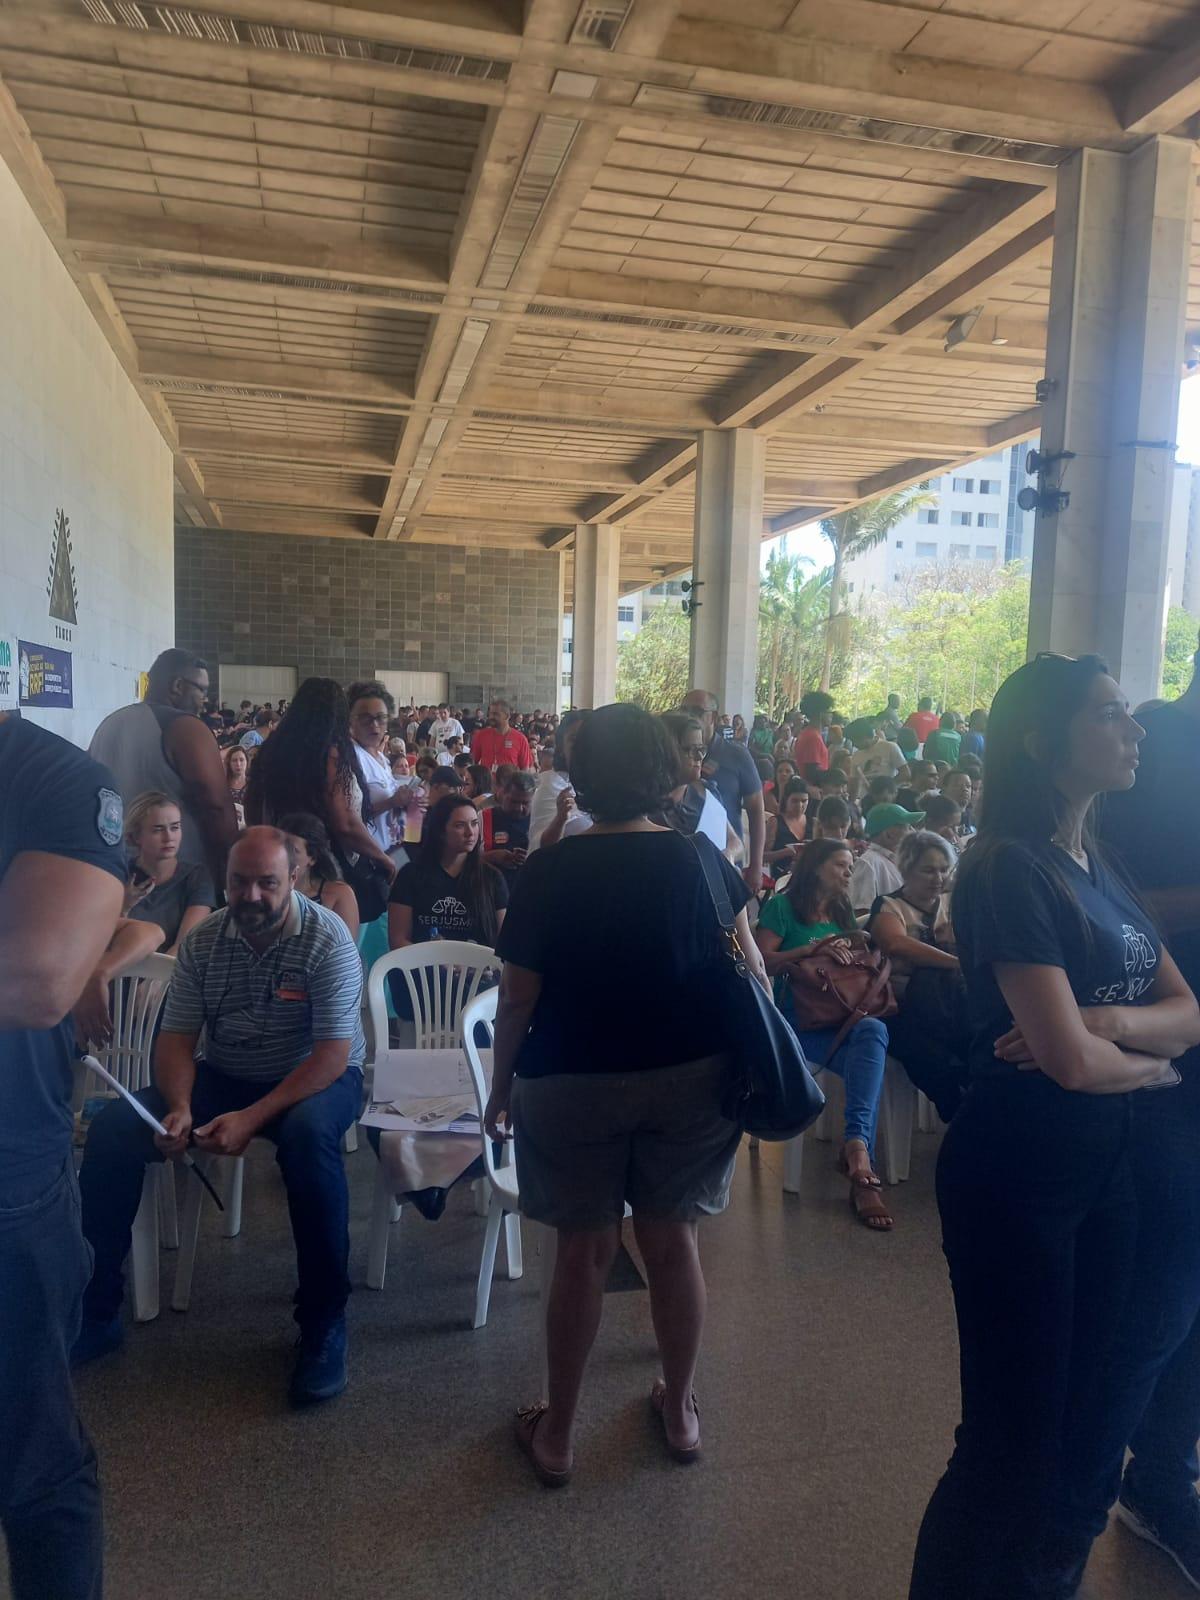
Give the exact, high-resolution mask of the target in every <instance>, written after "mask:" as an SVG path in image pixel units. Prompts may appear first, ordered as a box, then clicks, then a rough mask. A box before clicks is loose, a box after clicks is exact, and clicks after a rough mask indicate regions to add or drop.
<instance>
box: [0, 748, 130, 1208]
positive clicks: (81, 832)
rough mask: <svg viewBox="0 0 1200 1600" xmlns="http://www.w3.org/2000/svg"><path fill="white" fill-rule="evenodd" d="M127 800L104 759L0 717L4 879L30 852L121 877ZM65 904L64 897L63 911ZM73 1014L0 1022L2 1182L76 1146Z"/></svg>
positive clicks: (59, 1159)
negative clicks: (45, 1024)
mask: <svg viewBox="0 0 1200 1600" xmlns="http://www.w3.org/2000/svg"><path fill="white" fill-rule="evenodd" d="M123 826H124V808H123V806H122V804H121V796H120V794H119V792H118V790H117V786H116V783H115V782H114V780H113V776H112V774H111V773H110V772H109V770H108V768H107V767H102V766H101V765H100V764H99V762H96V761H93V760H92V759H91V757H90V756H85V755H84V753H83V751H82V750H77V749H76V748H75V746H74V745H73V744H68V743H67V741H66V740H65V739H60V738H59V737H58V735H57V734H53V733H47V732H46V730H45V729H44V728H39V727H36V726H35V725H34V724H33V723H31V722H23V721H16V720H13V719H12V718H9V719H7V720H5V721H3V722H0V881H2V880H3V878H4V876H5V874H6V873H7V872H8V870H9V868H10V866H11V865H12V863H13V862H14V861H15V860H16V858H17V857H18V856H20V855H24V854H25V853H26V852H32V851H37V852H42V853H45V854H47V855H54V856H65V857H67V859H68V860H71V861H84V862H86V863H87V864H88V865H89V866H94V867H99V868H101V869H102V870H103V871H105V872H110V873H112V875H113V877H115V878H118V879H120V881H121V882H122V883H123V882H124V881H125V853H124V850H123V849H122V845H121V835H122V832H123ZM69 910H70V908H69V907H63V913H64V915H67V914H69ZM72 1047H73V1024H72V1021H71V1018H70V1016H67V1017H66V1018H64V1020H63V1021H62V1022H60V1023H59V1024H58V1025H57V1027H53V1028H41V1029H37V1028H15V1029H0V1190H2V1189H4V1188H5V1187H9V1188H11V1189H12V1190H16V1189H19V1188H25V1187H30V1186H32V1185H33V1184H34V1183H36V1181H37V1179H38V1178H39V1176H40V1175H42V1174H43V1173H44V1175H45V1179H46V1183H47V1184H49V1183H50V1181H51V1180H52V1179H53V1177H54V1174H55V1173H56V1172H57V1170H58V1169H59V1168H60V1167H61V1166H62V1164H63V1162H64V1161H65V1160H66V1159H67V1158H68V1156H69V1155H70V1153H71V1060H72Z"/></svg>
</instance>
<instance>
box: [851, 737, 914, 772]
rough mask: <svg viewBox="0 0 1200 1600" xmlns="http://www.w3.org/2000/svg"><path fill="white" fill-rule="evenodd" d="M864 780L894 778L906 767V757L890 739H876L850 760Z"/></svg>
mask: <svg viewBox="0 0 1200 1600" xmlns="http://www.w3.org/2000/svg"><path fill="white" fill-rule="evenodd" d="M850 760H851V763H852V764H853V766H855V767H856V768H857V769H858V771H859V772H861V773H862V775H863V777H864V778H894V777H895V776H896V774H897V773H898V772H899V771H900V768H901V767H902V766H903V765H904V762H905V755H904V751H903V750H901V748H900V746H899V745H898V744H893V743H892V741H891V740H890V739H876V741H875V743H874V744H869V745H866V746H865V747H864V748H863V749H862V750H858V751H856V752H855V754H854V755H853V756H851V758H850Z"/></svg>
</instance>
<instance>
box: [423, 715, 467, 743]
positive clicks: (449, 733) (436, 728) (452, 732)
mask: <svg viewBox="0 0 1200 1600" xmlns="http://www.w3.org/2000/svg"><path fill="white" fill-rule="evenodd" d="M455 738H457V739H462V738H465V735H464V733H463V725H462V723H461V722H460V721H459V720H458V718H457V717H447V718H446V720H445V721H444V722H443V721H442V719H441V717H435V718H434V720H433V724H432V726H431V727H430V729H429V742H430V744H431V745H432V746H433V748H434V749H435V750H444V749H445V748H446V740H447V739H455Z"/></svg>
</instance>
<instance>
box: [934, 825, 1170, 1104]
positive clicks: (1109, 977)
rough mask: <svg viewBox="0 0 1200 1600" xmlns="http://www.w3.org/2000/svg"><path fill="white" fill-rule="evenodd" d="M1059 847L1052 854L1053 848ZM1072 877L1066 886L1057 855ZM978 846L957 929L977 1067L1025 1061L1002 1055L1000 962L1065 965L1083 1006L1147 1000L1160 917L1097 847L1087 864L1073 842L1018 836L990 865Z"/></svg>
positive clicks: (1007, 1022) (963, 871)
mask: <svg viewBox="0 0 1200 1600" xmlns="http://www.w3.org/2000/svg"><path fill="white" fill-rule="evenodd" d="M1051 853H1052V854H1051ZM1051 861H1053V863H1054V865H1055V866H1057V867H1058V868H1059V869H1060V870H1061V872H1062V873H1063V875H1064V877H1065V879H1066V882H1067V883H1068V884H1069V885H1070V888H1071V892H1072V896H1073V902H1074V903H1073V904H1072V903H1071V902H1070V901H1067V900H1066V898H1065V897H1064V896H1063V894H1062V893H1061V892H1060V891H1059V889H1058V887H1057V885H1056V882H1055V878H1054V876H1053V873H1052V871H1050V870H1048V863H1049V862H1051ZM978 864H979V863H978V861H977V860H973V859H972V857H971V856H970V854H969V853H968V855H967V856H966V857H965V858H964V861H963V865H962V867H961V868H960V870H959V874H958V881H957V883H956V885H955V889H954V899H953V918H954V932H955V937H956V939H957V942H958V956H959V960H960V961H961V963H962V970H963V977H964V979H965V980H966V985H967V1004H968V1012H969V1018H970V1024H971V1050H970V1063H971V1071H972V1074H973V1075H975V1076H977V1077H987V1078H995V1077H1009V1076H1011V1077H1016V1076H1018V1074H1019V1068H1017V1067H1016V1066H1014V1065H1012V1064H1011V1063H1010V1062H1007V1061H999V1060H997V1059H996V1055H995V1049H994V1046H995V1042H996V1040H997V1039H998V1038H1000V1036H1001V1034H1004V1033H1007V1032H1008V1030H1009V1029H1010V1028H1011V1027H1012V1025H1013V1018H1012V1013H1011V1012H1010V1011H1009V1009H1008V1005H1007V1003H1006V1002H1005V999H1004V996H1003V994H1002V993H1001V991H1000V985H999V984H998V983H997V981H996V974H995V967H996V965H997V964H998V963H1002V962H1011V963H1014V964H1016V965H1025V966H1046V967H1061V968H1062V969H1063V971H1064V972H1065V973H1066V975H1067V982H1068V983H1069V984H1070V985H1071V993H1072V994H1073V995H1074V996H1075V1000H1076V1003H1077V1004H1078V1005H1080V1006H1104V1005H1115V1006H1136V1005H1148V1004H1149V1003H1150V1001H1151V1000H1152V999H1153V995H1152V993H1151V991H1152V989H1153V986H1154V978H1155V974H1156V973H1157V971H1158V965H1159V959H1160V956H1161V951H1162V946H1161V944H1160V942H1159V937H1158V933H1157V931H1156V930H1155V927H1154V924H1153V923H1152V922H1151V921H1150V919H1149V917H1147V915H1146V913H1145V912H1144V911H1142V909H1141V908H1140V907H1139V906H1138V904H1137V902H1136V901H1135V900H1134V898H1133V896H1132V895H1131V894H1130V892H1129V891H1128V890H1127V889H1126V888H1125V886H1124V884H1123V883H1122V882H1121V881H1120V879H1119V878H1118V877H1116V875H1115V874H1114V873H1112V872H1110V871H1109V870H1108V869H1107V867H1106V866H1105V865H1104V863H1103V861H1101V860H1100V858H1099V856H1098V855H1093V856H1092V858H1091V870H1090V871H1085V870H1084V869H1083V868H1082V867H1081V866H1079V865H1078V863H1077V862H1076V861H1074V860H1073V859H1072V857H1071V856H1069V855H1068V854H1067V853H1066V851H1065V850H1060V849H1059V848H1058V847H1057V846H1056V845H1053V844H1050V843H1046V844H1044V845H1033V844H1027V843H1022V842H1018V841H1014V842H1013V843H1011V844H1006V845H1004V846H1002V847H1001V848H1000V850H999V851H998V853H997V854H996V855H995V856H994V857H993V860H992V866H991V870H990V871H988V872H987V873H986V874H985V873H982V872H980V871H977V870H976V871H972V868H973V867H977V866H978Z"/></svg>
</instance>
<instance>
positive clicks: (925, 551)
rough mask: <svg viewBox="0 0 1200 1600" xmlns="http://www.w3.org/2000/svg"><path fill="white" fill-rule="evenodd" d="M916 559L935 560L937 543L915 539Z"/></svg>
mask: <svg viewBox="0 0 1200 1600" xmlns="http://www.w3.org/2000/svg"><path fill="white" fill-rule="evenodd" d="M917 560H918V561H936V560H937V545H936V544H933V543H932V542H930V543H928V544H926V543H924V542H923V541H922V540H920V539H918V540H917Z"/></svg>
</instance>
